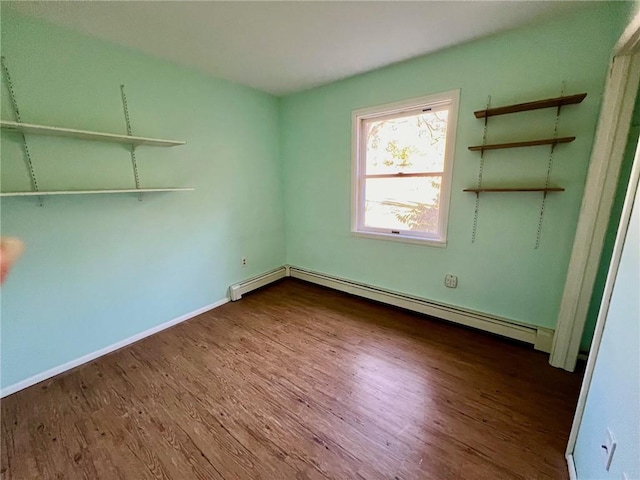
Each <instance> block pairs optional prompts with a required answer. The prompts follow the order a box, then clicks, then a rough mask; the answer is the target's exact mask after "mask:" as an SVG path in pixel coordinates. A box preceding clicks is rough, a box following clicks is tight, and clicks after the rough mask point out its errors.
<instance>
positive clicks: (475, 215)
mask: <svg viewBox="0 0 640 480" xmlns="http://www.w3.org/2000/svg"><path fill="white" fill-rule="evenodd" d="M490 106H491V95H489V96H488V97H487V110H489V107H490ZM488 128H489V115H486V116H485V117H484V131H483V133H482V146H483V147H484V146H485V145H486V144H487V129H488ZM483 171H484V148H482V149H481V150H480V167H479V169H478V183H477V185H478V188H481V187H482V173H483ZM479 212H480V192H476V205H475V209H474V211H473V228H472V230H471V243H475V241H476V235H477V233H478V215H479Z"/></svg>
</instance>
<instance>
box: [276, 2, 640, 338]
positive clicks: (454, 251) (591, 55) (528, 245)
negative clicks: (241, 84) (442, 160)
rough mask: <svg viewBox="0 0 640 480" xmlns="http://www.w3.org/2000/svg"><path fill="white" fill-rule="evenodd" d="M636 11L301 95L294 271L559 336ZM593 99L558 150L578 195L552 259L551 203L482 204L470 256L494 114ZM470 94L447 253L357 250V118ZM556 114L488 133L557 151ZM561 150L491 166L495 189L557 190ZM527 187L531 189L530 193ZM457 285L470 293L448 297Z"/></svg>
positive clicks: (499, 154)
mask: <svg viewBox="0 0 640 480" xmlns="http://www.w3.org/2000/svg"><path fill="white" fill-rule="evenodd" d="M629 8H630V5H629V4H620V3H618V4H611V3H606V4H595V5H590V6H588V7H585V8H584V9H582V10H580V11H578V12H577V13H574V14H572V15H569V16H564V17H561V18H558V19H556V20H552V21H549V22H547V23H544V24H541V25H536V26H530V27H527V28H523V29H519V30H517V31H512V32H508V33H504V34H500V35H496V36H493V37H491V38H488V39H484V40H480V41H476V42H473V43H470V44H466V45H462V46H459V47H456V48H451V49H448V50H445V51H442V52H439V53H435V54H432V55H428V56H426V57H421V58H418V59H415V60H411V61H407V62H404V63H401V64H397V65H394V66H391V67H388V68H384V69H382V70H379V71H375V72H372V73H368V74H364V75H361V76H358V77H354V78H351V79H347V80H345V81H341V82H336V83H333V84H330V85H328V86H324V87H320V88H316V89H313V90H310V91H307V92H303V93H299V94H295V95H291V96H288V97H286V98H284V99H283V100H282V103H281V124H282V129H283V131H284V132H285V134H284V138H283V142H282V151H283V158H284V176H285V182H284V185H285V206H286V212H285V218H286V231H287V260H288V262H289V263H291V264H293V265H297V266H300V267H303V268H307V269H311V270H315V271H320V272H325V273H328V274H332V275H336V276H340V277H344V278H348V279H352V280H356V281H360V282H365V283H369V284H373V285H376V286H380V287H384V288H390V289H393V290H396V291H400V292H404V293H407V294H413V295H418V296H421V297H425V298H428V299H431V300H435V301H438V302H444V303H447V304H453V305H458V306H461V307H465V308H469V309H473V310H478V311H482V312H487V313H491V314H495V315H499V316H502V317H506V318H508V319H512V320H515V321H519V322H523V323H527V324H532V325H538V326H543V327H550V328H553V327H554V326H555V324H556V318H557V314H558V309H559V304H560V299H561V295H562V290H563V285H564V281H565V276H566V270H567V265H568V262H569V256H570V252H571V246H572V242H573V236H574V232H575V226H576V222H577V215H578V211H579V209H580V202H581V198H582V193H583V186H584V182H585V178H586V172H587V166H588V162H589V155H590V152H591V145H592V142H593V135H594V131H595V126H596V120H597V116H598V112H599V105H600V101H601V94H602V91H603V88H604V80H605V74H606V72H607V66H608V62H609V59H610V54H611V51H612V48H613V45H614V43H615V41H616V40H617V38H618V37H619V34H620V33H621V30H622V28H623V26H624V25H625V22H626V18H627V13H628V10H629ZM563 80H565V81H566V88H565V93H567V94H568V93H578V92H587V93H588V96H587V98H586V100H585V101H584V102H583V103H582V104H581V105H579V106H574V107H566V108H564V109H563V111H562V115H561V118H560V127H559V134H560V135H561V136H564V135H575V136H576V137H577V140H576V141H575V142H574V143H571V144H568V145H562V146H560V147H558V148H557V150H556V155H555V160H554V166H553V172H552V182H553V183H554V184H556V185H560V186H563V187H565V188H566V192H564V193H560V194H552V195H550V196H549V197H548V201H547V209H546V214H545V218H544V230H543V235H542V242H541V247H540V249H538V250H535V249H534V244H535V235H536V226H537V221H538V213H539V210H540V203H541V195H540V194H538V193H525V194H487V195H483V196H482V197H481V204H480V217H479V227H478V237H477V240H476V243H475V244H471V230H472V221H473V211H474V200H475V198H474V196H473V194H469V193H464V192H462V189H463V188H465V187H469V186H474V185H475V183H476V179H477V175H478V165H479V155H478V154H477V153H475V152H469V151H468V150H467V146H469V145H474V144H478V143H481V141H482V130H483V124H482V121H480V120H477V119H475V118H474V116H473V113H472V112H473V111H474V110H478V109H482V108H483V107H484V106H485V104H486V101H487V95H491V96H492V104H493V105H504V104H509V103H517V102H522V101H527V100H533V99H537V98H545V97H550V96H557V95H558V94H559V93H560V87H561V83H562V81H563ZM455 88H460V89H461V103H460V113H459V120H458V131H457V145H456V150H455V163H454V173H453V188H452V197H451V208H450V215H449V239H448V247H447V248H446V249H440V248H433V247H424V246H419V245H408V244H402V243H397V242H389V241H382V240H372V239H365V238H357V237H353V236H352V235H351V234H350V195H351V150H350V147H351V116H350V115H351V111H352V110H353V109H356V108H361V107H367V106H372V105H379V104H384V103H388V102H393V101H398V100H402V99H406V98H411V97H417V96H422V95H428V94H432V93H437V92H443V91H447V90H451V89H455ZM554 118H555V111H553V110H551V109H548V110H541V111H537V112H530V113H520V114H515V115H509V116H504V117H494V118H492V119H490V121H489V136H488V141H489V143H491V142H499V141H514V140H518V139H526V138H536V137H541V138H544V137H546V136H550V135H552V133H553V126H554ZM548 155H549V149H548V148H546V147H545V148H529V149H517V150H502V151H494V152H489V153H487V154H486V162H485V172H484V183H485V185H489V184H491V183H493V184H494V185H495V184H501V183H502V184H504V183H508V182H509V181H516V182H517V181H520V180H519V179H524V181H525V182H526V181H529V182H530V183H537V184H540V183H544V177H545V173H546V168H547V159H548ZM521 183H522V182H521ZM446 273H453V274H456V275H458V277H459V282H458V288H457V289H447V288H445V287H444V285H443V279H444V276H445V274H446Z"/></svg>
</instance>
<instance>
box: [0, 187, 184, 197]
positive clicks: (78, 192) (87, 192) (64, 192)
mask: <svg viewBox="0 0 640 480" xmlns="http://www.w3.org/2000/svg"><path fill="white" fill-rule="evenodd" d="M193 190H194V189H193V188H188V187H185V188H182V187H176V188H172V187H167V188H125V189H120V190H53V191H46V192H33V191H30V192H2V193H0V197H46V196H50V195H95V194H103V193H154V192H191V191H193Z"/></svg>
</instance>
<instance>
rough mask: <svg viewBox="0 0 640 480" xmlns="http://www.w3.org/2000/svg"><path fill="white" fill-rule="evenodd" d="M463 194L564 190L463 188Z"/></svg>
mask: <svg viewBox="0 0 640 480" xmlns="http://www.w3.org/2000/svg"><path fill="white" fill-rule="evenodd" d="M463 191H464V192H473V193H489V192H501V193H504V192H509V193H513V192H545V193H546V192H564V188H561V187H547V188H545V187H513V188H507V187H497V188H465V189H464V190H463Z"/></svg>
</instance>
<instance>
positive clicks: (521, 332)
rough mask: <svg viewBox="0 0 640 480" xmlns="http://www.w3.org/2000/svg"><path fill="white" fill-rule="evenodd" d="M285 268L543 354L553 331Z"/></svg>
mask: <svg viewBox="0 0 640 480" xmlns="http://www.w3.org/2000/svg"><path fill="white" fill-rule="evenodd" d="M287 270H288V272H289V274H290V276H291V277H293V278H298V279H300V280H304V281H307V282H310V283H315V284H317V285H322V286H325V287H329V288H332V289H334V290H339V291H341V292H345V293H349V294H351V295H356V296H359V297H363V298H367V299H369V300H375V301H378V302H381V303H386V304H388V305H393V306H396V307H400V308H404V309H407V310H411V311H413V312H418V313H423V314H425V315H429V316H432V317H436V318H440V319H443V320H447V321H450V322H453V323H458V324H461V325H465V326H467V327H472V328H476V329H478V330H483V331H485V332H490V333H494V334H496V335H501V336H504V337H507V338H512V339H515V340H519V341H521V342H525V343H529V344H532V345H534V348H535V349H536V350H541V351H544V352H547V353H549V352H550V351H551V343H552V340H553V333H554V332H553V330H550V329H546V328H540V327H535V326H529V325H521V324H518V323H516V322H513V321H511V320H507V319H504V318H500V317H496V316H493V315H488V314H485V313H480V312H475V311H472V310H467V309H463V308H459V307H454V306H450V305H444V304H440V303H436V302H432V301H429V300H426V299H423V298H419V297H413V296H410V295H404V294H401V293H397V292H393V291H390V290H384V289H381V288H378V287H373V286H370V285H366V284H362V283H358V282H353V281H350V280H345V279H342V278H338V277H333V276H330V275H326V274H323V273H318V272H313V271H309V270H304V269H302V268H298V267H294V266H288V267H287Z"/></svg>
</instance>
